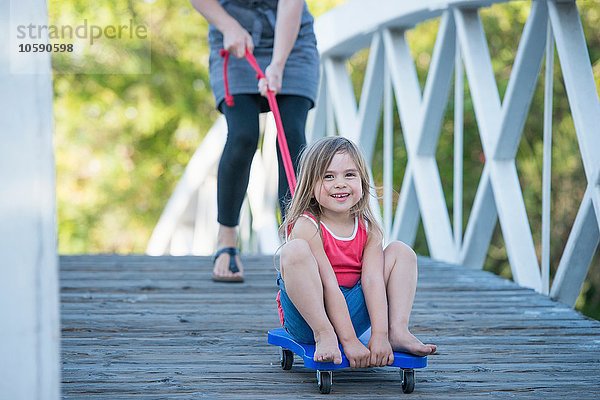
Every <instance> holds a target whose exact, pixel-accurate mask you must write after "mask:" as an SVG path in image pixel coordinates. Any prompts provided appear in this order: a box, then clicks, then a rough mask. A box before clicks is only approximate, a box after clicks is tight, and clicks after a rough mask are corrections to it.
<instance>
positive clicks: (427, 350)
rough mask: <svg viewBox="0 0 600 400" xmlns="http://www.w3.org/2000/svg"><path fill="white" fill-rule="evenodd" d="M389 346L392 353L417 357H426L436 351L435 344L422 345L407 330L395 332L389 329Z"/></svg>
mask: <svg viewBox="0 0 600 400" xmlns="http://www.w3.org/2000/svg"><path fill="white" fill-rule="evenodd" d="M390 344H391V345H392V349H394V351H403V352H406V353H411V354H414V355H417V356H428V355H430V354H434V353H435V352H436V351H437V346H436V345H435V344H423V343H422V342H421V341H420V340H419V339H417V338H416V337H415V336H414V335H413V334H412V333H410V332H409V330H408V328H404V329H400V330H397V331H394V330H391V329H390Z"/></svg>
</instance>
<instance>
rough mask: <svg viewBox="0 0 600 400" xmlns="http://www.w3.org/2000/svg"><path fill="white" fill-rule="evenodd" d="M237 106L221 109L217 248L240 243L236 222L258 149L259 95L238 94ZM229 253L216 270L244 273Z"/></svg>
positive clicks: (221, 274)
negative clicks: (222, 140) (234, 266)
mask: <svg viewBox="0 0 600 400" xmlns="http://www.w3.org/2000/svg"><path fill="white" fill-rule="evenodd" d="M234 100H235V106H233V107H228V106H227V105H226V104H223V105H222V108H221V110H222V111H223V114H224V115H225V118H226V120H227V141H226V143H225V148H224V149H223V154H222V155H221V160H220V161H219V170H218V174H217V208H218V216H217V221H218V222H219V233H218V237H217V249H220V248H223V247H237V236H238V235H237V226H238V224H239V219H240V210H241V208H242V202H243V201H244V196H245V195H246V189H247V188H248V180H249V178H250V165H251V164H252V158H253V157H254V153H255V152H256V147H257V145H258V136H259V125H258V114H259V112H260V96H259V95H236V96H234ZM229 257H230V255H229V254H227V253H223V254H222V255H221V256H219V258H217V260H216V261H215V266H214V270H213V274H214V275H216V276H219V277H233V276H242V275H243V266H242V264H241V260H240V259H239V256H236V262H237V265H238V267H239V269H240V272H236V273H233V272H231V271H230V270H229Z"/></svg>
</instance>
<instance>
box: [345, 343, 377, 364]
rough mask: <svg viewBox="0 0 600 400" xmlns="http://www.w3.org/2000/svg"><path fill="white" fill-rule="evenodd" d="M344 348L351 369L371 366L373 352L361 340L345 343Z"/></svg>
mask: <svg viewBox="0 0 600 400" xmlns="http://www.w3.org/2000/svg"><path fill="white" fill-rule="evenodd" d="M342 347H343V348H344V353H345V354H346V358H347V359H348V361H349V362H350V367H351V368H367V367H368V366H369V359H370V356H371V352H370V351H369V349H367V348H366V347H365V345H364V344H362V343H361V342H360V340H358V339H357V338H354V339H352V340H350V341H349V342H348V343H343V344H342Z"/></svg>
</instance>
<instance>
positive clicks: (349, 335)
mask: <svg viewBox="0 0 600 400" xmlns="http://www.w3.org/2000/svg"><path fill="white" fill-rule="evenodd" d="M291 238H293V239H303V240H305V241H306V242H308V245H309V246H310V250H311V252H312V254H313V256H314V257H315V260H316V261H317V265H318V266H319V274H320V276H321V282H322V284H323V298H324V302H325V311H326V312H327V316H328V317H329V321H330V322H331V324H332V325H333V328H334V329H335V333H336V335H337V336H338V340H339V341H340V343H341V344H342V347H343V348H344V353H345V354H346V358H348V361H349V362H350V366H351V367H352V368H364V367H368V366H369V359H370V358H369V357H370V353H369V350H368V349H367V348H366V347H365V346H364V345H363V344H362V343H361V342H360V340H358V338H357V337H356V333H355V332H354V327H353V326H352V320H351V319H350V313H349V311H348V306H347V305H346V299H345V298H344V295H343V294H342V291H341V290H340V287H339V285H338V282H337V278H336V276H335V273H334V272H333V268H332V267H331V263H330V262H329V259H328V258H327V255H326V254H325V250H324V249H323V242H322V241H321V235H320V234H319V231H318V230H317V228H316V227H315V225H314V224H313V223H312V222H311V221H309V220H308V219H306V218H304V217H301V218H299V219H298V221H296V223H295V225H294V229H293V230H292V233H291Z"/></svg>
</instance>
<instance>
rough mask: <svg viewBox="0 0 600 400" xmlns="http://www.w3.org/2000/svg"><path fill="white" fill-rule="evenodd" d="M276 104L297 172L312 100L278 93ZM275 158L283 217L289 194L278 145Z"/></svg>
mask: <svg viewBox="0 0 600 400" xmlns="http://www.w3.org/2000/svg"><path fill="white" fill-rule="evenodd" d="M277 104H278V106H279V113H280V114H281V123H282V124H283V130H284V131H285V137H286V140H287V144H288V148H289V150H290V156H291V158H292V163H293V164H294V171H295V172H297V171H298V161H299V158H300V153H301V152H302V149H303V148H304V147H305V146H306V116H307V115H308V110H310V107H311V106H312V102H311V101H310V100H309V99H308V98H306V97H302V96H292V95H279V96H277ZM277 160H278V161H279V207H280V209H281V216H282V218H283V217H285V207H286V206H287V203H288V202H289V201H290V199H291V196H290V191H289V185H288V181H287V176H286V174H285V169H284V167H283V159H282V157H281V152H280V151H279V146H277Z"/></svg>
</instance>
